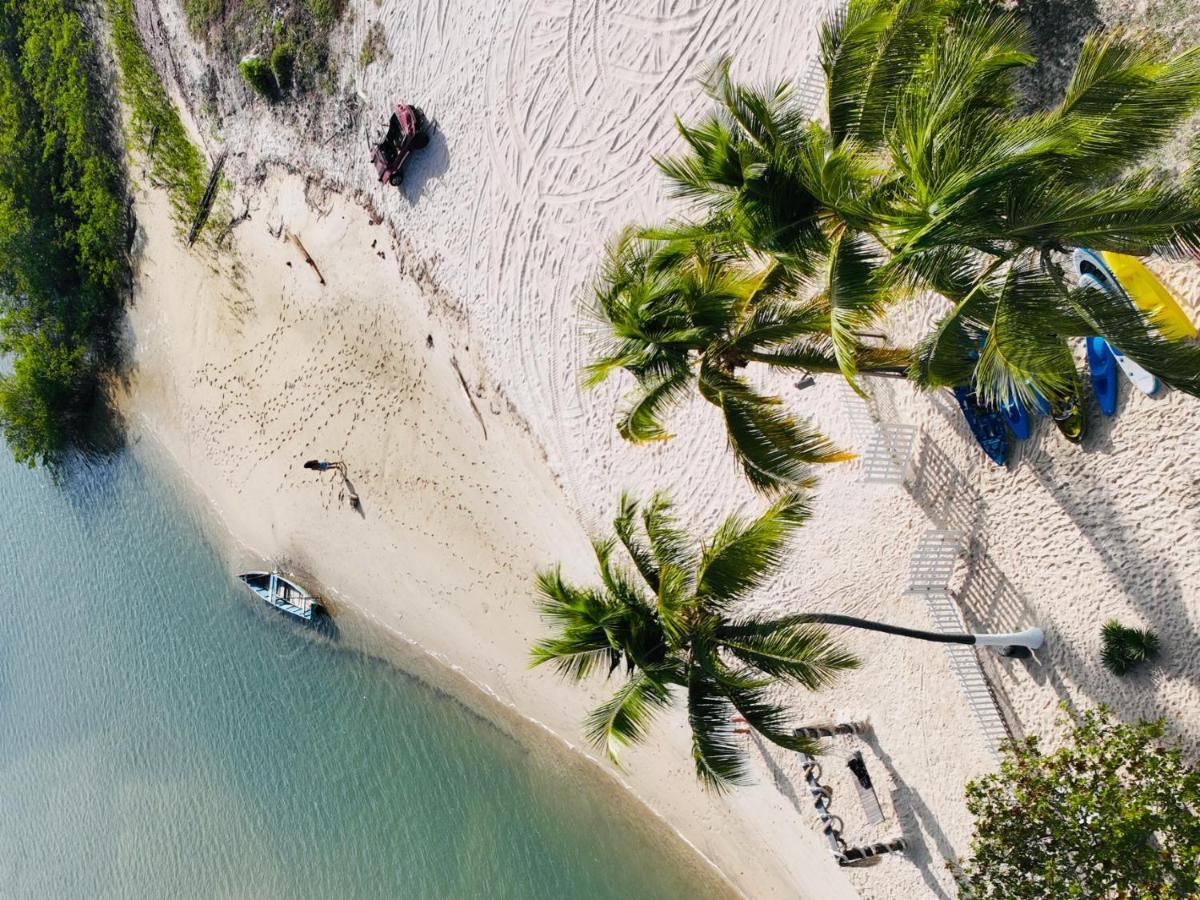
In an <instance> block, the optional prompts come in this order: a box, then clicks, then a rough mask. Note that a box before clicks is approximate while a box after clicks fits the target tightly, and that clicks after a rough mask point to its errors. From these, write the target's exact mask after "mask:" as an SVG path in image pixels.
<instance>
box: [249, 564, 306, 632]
mask: <svg viewBox="0 0 1200 900" xmlns="http://www.w3.org/2000/svg"><path fill="white" fill-rule="evenodd" d="M238 579H239V580H240V581H241V582H242V584H244V585H245V586H246V588H247V590H249V591H250V593H252V594H254V595H255V596H256V597H258V598H259V599H260V600H262V601H263V602H264V603H266V604H267V605H268V606H273V607H275V609H278V610H279V611H280V612H284V613H287V614H288V615H290V616H294V617H295V618H297V619H302V620H303V621H305V622H311V621H312V619H313V616H314V615H315V614H316V612H317V610H318V609H319V608H320V603H319V602H318V601H317V599H316V598H315V597H313V596H312V595H311V594H309V593H308V591H306V590H304V588H302V587H300V586H299V585H298V584H296V583H295V582H293V581H289V580H288V579H287V578H284V577H283V576H282V575H280V574H279V573H278V572H245V573H243V574H241V575H239V576H238Z"/></svg>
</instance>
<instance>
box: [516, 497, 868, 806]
mask: <svg viewBox="0 0 1200 900" xmlns="http://www.w3.org/2000/svg"><path fill="white" fill-rule="evenodd" d="M808 517H809V504H808V498H807V495H806V494H804V493H793V494H789V495H787V496H785V497H783V498H781V499H779V500H778V501H777V502H775V504H774V505H772V506H771V507H770V508H769V509H768V510H767V511H766V512H765V513H763V515H762V516H760V517H759V518H757V519H753V520H745V519H742V518H740V517H738V516H731V517H730V518H728V519H726V520H725V521H724V523H722V525H721V526H720V527H719V528H718V529H717V530H716V532H715V533H714V534H713V535H712V536H711V537H710V538H709V539H708V540H707V541H705V542H704V543H703V544H702V545H701V546H699V547H696V546H694V545H693V542H692V541H691V540H690V539H689V537H688V535H687V534H686V533H684V532H683V531H682V530H681V529H680V528H679V526H678V524H677V522H676V520H675V518H674V516H673V515H672V512H671V507H670V504H669V503H668V502H667V500H666V499H665V498H664V497H662V496H655V497H653V498H651V500H650V501H649V502H648V503H646V504H645V505H642V504H640V503H639V502H638V501H636V500H635V499H633V498H631V497H628V496H626V497H623V498H622V500H621V507H620V512H619V515H618V516H617V518H616V519H615V520H614V522H613V530H614V535H615V536H614V537H610V538H604V539H598V540H595V541H594V542H593V547H594V550H595V553H596V559H597V562H598V564H599V569H600V579H601V584H600V586H599V587H578V586H575V585H572V584H570V583H568V582H567V581H565V580H564V579H563V577H562V574H561V572H560V570H559V569H557V568H556V569H550V570H547V571H543V572H541V573H540V574H539V575H538V579H537V586H538V592H539V608H540V610H541V612H542V614H543V615H544V616H545V617H546V619H547V620H548V621H550V622H552V623H554V625H555V626H556V627H557V633H556V634H555V635H554V636H553V637H551V638H548V639H546V640H543V641H541V642H539V643H538V644H537V645H536V646H535V647H534V649H533V654H532V660H533V664H534V665H542V664H546V663H549V664H551V665H553V666H554V667H555V668H557V669H558V671H559V672H561V673H562V674H563V675H566V676H567V677H569V678H572V679H575V680H582V679H584V678H586V677H587V676H588V675H590V674H592V673H594V672H597V671H601V672H604V673H605V675H606V676H607V677H610V678H611V677H612V676H613V675H614V674H615V673H617V671H618V669H622V668H623V673H622V674H623V675H624V683H623V684H622V685H621V686H620V688H618V690H617V692H616V693H615V694H614V695H613V697H612V699H611V700H609V701H608V702H606V703H604V704H603V705H601V706H599V707H598V708H596V709H595V710H593V711H592V713H591V714H590V715H589V716H588V719H587V734H588V737H589V738H590V739H591V740H592V741H593V742H594V743H595V744H596V746H598V747H601V748H603V749H604V750H605V751H606V752H607V753H608V755H609V757H610V758H612V759H613V760H614V761H616V760H617V757H618V754H619V752H620V751H621V749H622V748H623V747H625V746H626V745H628V744H630V743H632V742H635V741H639V740H641V739H643V738H644V737H645V735H646V730H647V727H648V726H649V724H650V722H651V720H652V719H653V717H654V716H655V714H656V713H658V712H659V711H660V710H662V709H663V708H664V707H666V706H667V705H668V704H669V703H671V701H672V692H679V693H681V694H682V695H683V696H685V697H686V704H687V712H688V722H689V724H690V726H691V731H692V756H693V759H694V761H695V765H696V773H697V775H698V776H699V778H700V780H701V781H702V782H703V783H704V784H705V785H706V786H708V787H715V788H718V789H720V788H724V787H726V786H728V785H730V784H736V783H738V782H740V781H741V780H743V779H744V777H745V774H746V760H745V745H744V744H743V742H742V741H741V739H740V738H739V736H738V735H737V734H736V733H735V731H734V727H735V726H734V717H735V716H740V717H741V718H743V719H744V720H745V722H746V723H747V725H748V727H750V728H752V729H754V730H755V731H756V732H758V734H760V735H761V736H762V737H763V738H765V739H766V740H768V741H770V742H771V743H773V744H776V745H778V746H780V747H784V748H786V749H789V750H803V751H807V752H812V751H813V750H814V749H815V748H814V746H813V743H812V742H811V741H809V740H807V739H803V738H798V737H796V736H794V734H793V733H792V730H791V729H790V728H789V727H788V726H787V718H788V714H787V709H786V708H785V706H784V705H782V704H781V703H780V702H779V701H778V699H777V698H776V696H775V693H774V690H773V688H774V687H775V686H777V685H801V686H803V687H806V688H808V689H809V690H818V689H819V688H821V687H822V686H824V685H827V684H829V683H830V682H832V681H833V680H834V679H835V678H836V677H837V675H838V674H839V673H840V672H843V671H845V670H847V669H851V668H854V667H855V666H857V665H858V663H857V661H856V660H855V658H854V657H853V656H852V655H851V654H849V653H848V652H846V651H845V650H843V649H842V648H841V647H839V646H838V645H837V644H836V643H835V642H834V641H833V640H832V639H831V638H830V637H829V635H828V633H827V631H826V630H825V629H823V628H822V627H820V626H819V625H817V624H814V622H813V621H812V617H807V616H803V615H793V616H770V615H763V614H755V613H752V612H748V611H746V610H745V609H744V608H741V607H742V605H743V601H744V600H745V599H746V598H747V596H748V595H749V594H751V593H752V592H753V591H754V590H755V589H757V588H759V587H761V586H762V585H763V584H765V583H766V581H767V579H768V578H770V576H771V575H772V574H774V573H775V571H776V570H777V569H778V568H779V565H780V563H781V562H782V560H783V556H784V553H785V551H786V548H787V545H788V542H789V540H790V538H791V536H792V535H793V534H794V532H795V531H796V529H797V528H799V527H800V526H801V525H802V524H803V523H804V522H805V521H806V520H807V519H808ZM618 547H619V548H620V549H621V550H623V551H624V554H625V555H626V556H627V560H625V561H622V560H618V558H617V555H616V554H617V553H618Z"/></svg>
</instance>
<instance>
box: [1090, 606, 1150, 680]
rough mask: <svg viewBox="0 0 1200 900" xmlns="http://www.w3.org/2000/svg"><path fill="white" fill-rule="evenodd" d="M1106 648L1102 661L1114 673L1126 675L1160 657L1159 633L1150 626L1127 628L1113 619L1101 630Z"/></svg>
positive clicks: (1101, 657)
mask: <svg viewBox="0 0 1200 900" xmlns="http://www.w3.org/2000/svg"><path fill="white" fill-rule="evenodd" d="M1100 635H1101V639H1102V640H1103V642H1104V650H1103V651H1102V652H1101V654H1100V661H1101V662H1102V663H1104V668H1106V669H1108V671H1110V672H1112V673H1113V674H1114V675H1124V674H1126V673H1127V672H1129V670H1130V669H1133V668H1135V667H1137V666H1140V665H1141V664H1142V663H1147V662H1152V661H1153V660H1155V659H1156V658H1157V657H1158V635H1156V634H1155V633H1154V632H1153V631H1151V630H1150V629H1148V628H1127V627H1125V626H1124V625H1122V624H1121V623H1120V622H1118V621H1117V620H1116V619H1112V620H1110V621H1108V622H1105V623H1104V628H1103V630H1102V631H1101V632H1100Z"/></svg>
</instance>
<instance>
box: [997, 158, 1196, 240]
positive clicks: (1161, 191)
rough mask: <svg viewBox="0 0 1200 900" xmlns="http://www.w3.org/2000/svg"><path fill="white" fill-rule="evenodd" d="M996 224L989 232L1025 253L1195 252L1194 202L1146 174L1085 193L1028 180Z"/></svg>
mask: <svg viewBox="0 0 1200 900" xmlns="http://www.w3.org/2000/svg"><path fill="white" fill-rule="evenodd" d="M997 218H998V221H996V222H995V223H994V224H993V225H992V226H990V227H992V228H994V229H996V230H997V231H1000V230H1002V231H1003V233H1004V234H1005V236H1006V237H1007V238H1008V239H1009V240H1011V241H1013V242H1014V243H1016V244H1018V245H1023V246H1028V247H1044V246H1055V245H1060V246H1066V247H1088V248H1091V249H1095V250H1114V251H1116V252H1118V253H1130V254H1146V253H1151V252H1155V251H1158V250H1172V251H1178V252H1187V251H1190V250H1197V249H1200V197H1198V196H1197V195H1195V194H1194V193H1192V192H1190V191H1187V190H1183V189H1181V188H1179V187H1177V186H1175V185H1174V184H1168V183H1166V182H1165V181H1164V179H1163V178H1162V177H1161V176H1154V175H1150V174H1147V173H1134V174H1131V175H1127V176H1123V177H1121V178H1118V179H1116V180H1114V181H1113V182H1112V183H1110V184H1108V185H1105V186H1102V187H1098V188H1090V189H1088V190H1080V188H1079V185H1078V184H1077V183H1073V182H1071V181H1068V180H1065V179H1061V178H1050V177H1045V178H1038V179H1030V180H1029V181H1028V182H1027V183H1026V184H1025V185H1023V186H1022V187H1021V189H1020V190H1019V191H1015V192H1014V193H1013V195H1012V197H1011V200H1010V202H1009V203H1008V204H1007V205H1006V207H1005V208H1004V209H1002V210H997Z"/></svg>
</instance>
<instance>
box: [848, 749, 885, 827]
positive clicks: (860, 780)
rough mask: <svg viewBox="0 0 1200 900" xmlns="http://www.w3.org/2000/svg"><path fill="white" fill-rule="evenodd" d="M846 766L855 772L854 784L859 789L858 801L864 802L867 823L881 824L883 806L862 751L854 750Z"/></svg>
mask: <svg viewBox="0 0 1200 900" xmlns="http://www.w3.org/2000/svg"><path fill="white" fill-rule="evenodd" d="M846 768H848V769H849V770H850V771H851V772H852V773H853V774H854V786H855V787H856V788H857V789H858V802H859V803H861V804H862V808H863V814H864V815H866V817H867V824H868V825H879V824H880V823H882V822H883V808H882V807H881V806H880V805H879V797H878V796H877V795H876V793H875V785H873V784H872V783H871V776H870V775H868V774H867V764H866V762H865V761H864V760H863V755H862V751H859V750H855V751H854V755H853V756H851V757H850V761H849V762H847V763H846Z"/></svg>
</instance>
